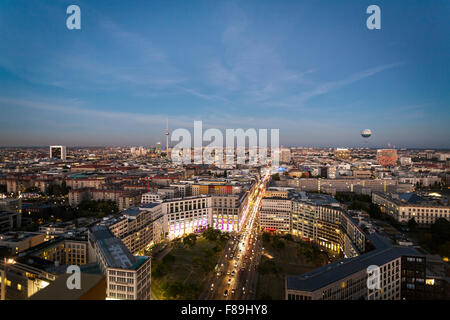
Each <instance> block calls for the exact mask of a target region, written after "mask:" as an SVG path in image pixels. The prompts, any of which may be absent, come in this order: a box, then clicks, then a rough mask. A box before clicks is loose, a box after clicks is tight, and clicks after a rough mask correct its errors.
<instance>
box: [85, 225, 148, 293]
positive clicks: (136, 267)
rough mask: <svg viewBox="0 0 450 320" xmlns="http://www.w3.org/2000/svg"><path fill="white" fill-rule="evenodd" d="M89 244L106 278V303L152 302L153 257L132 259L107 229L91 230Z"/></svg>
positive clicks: (98, 227)
mask: <svg viewBox="0 0 450 320" xmlns="http://www.w3.org/2000/svg"><path fill="white" fill-rule="evenodd" d="M88 242H89V254H90V255H92V256H94V257H95V260H96V261H97V263H98V264H99V266H100V269H101V270H102V272H103V273H104V274H105V276H106V296H107V299H120V300H150V284H151V259H150V257H146V256H133V255H132V254H131V252H130V251H129V250H128V248H127V247H126V246H125V245H124V244H123V243H122V241H121V240H120V239H119V238H117V237H115V236H114V235H113V233H112V232H111V231H110V230H109V229H108V228H107V227H106V226H101V225H99V226H94V227H92V228H90V230H89V241H88Z"/></svg>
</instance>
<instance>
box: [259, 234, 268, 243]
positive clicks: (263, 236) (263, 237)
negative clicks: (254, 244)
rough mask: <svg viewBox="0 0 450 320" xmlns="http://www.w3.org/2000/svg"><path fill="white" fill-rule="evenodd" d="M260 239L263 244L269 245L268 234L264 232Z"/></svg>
mask: <svg viewBox="0 0 450 320" xmlns="http://www.w3.org/2000/svg"><path fill="white" fill-rule="evenodd" d="M261 239H262V241H263V242H264V243H269V242H270V233H268V232H264V233H263V234H262V236H261Z"/></svg>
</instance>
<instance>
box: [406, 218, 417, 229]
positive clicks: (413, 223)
mask: <svg viewBox="0 0 450 320" xmlns="http://www.w3.org/2000/svg"><path fill="white" fill-rule="evenodd" d="M408 228H409V230H411V231H414V230H416V228H417V222H416V219H414V218H411V219H409V221H408Z"/></svg>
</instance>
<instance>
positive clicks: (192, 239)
mask: <svg viewBox="0 0 450 320" xmlns="http://www.w3.org/2000/svg"><path fill="white" fill-rule="evenodd" d="M196 241H197V236H196V235H195V234H193V233H191V234H189V235H187V236H185V237H184V238H183V244H184V245H185V246H187V247H189V248H192V247H193V246H195V243H196Z"/></svg>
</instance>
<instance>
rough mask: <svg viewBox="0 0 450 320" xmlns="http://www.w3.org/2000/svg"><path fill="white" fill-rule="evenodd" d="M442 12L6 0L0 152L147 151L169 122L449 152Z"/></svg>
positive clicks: (446, 31) (311, 142)
mask: <svg viewBox="0 0 450 320" xmlns="http://www.w3.org/2000/svg"><path fill="white" fill-rule="evenodd" d="M72 4H75V5H78V6H79V7H80V9H81V30H69V29H68V28H67V27H66V19H67V18H68V17H69V14H67V13H66V9H67V7H68V6H69V5H72ZM372 4H375V5H378V6H379V7H380V9H381V30H369V29H368V28H367V27H366V20H367V18H368V17H369V14H367V13H366V8H367V7H368V6H369V5H372ZM449 17H450V1H445V0H442V1H439V0H434V1H423V0H420V1H417V0H396V1H372V0H371V1H365V0H354V1H350V0H343V1H335V0H330V1H321V0H315V1H314V0H309V1H302V0H295V1H286V0H277V1H275V0H242V1H220V0H208V1H198V0H190V1H180V0H179V1H173V0H164V1H156V0H155V1H154V0H152V1H148V0H134V1H118V0H95V1H92V0H89V1H77V0H70V1H62V0H61V1H59V0H39V1H30V0H2V1H1V2H0V146H45V145H53V144H62V145H66V146H101V145H143V146H148V145H154V144H155V143H156V142H157V141H164V139H165V138H164V130H165V126H166V118H168V119H169V129H170V131H172V130H174V129H176V128H187V129H192V127H193V122H194V120H201V121H203V127H204V128H205V129H206V128H219V129H221V130H224V129H226V128H230V129H237V128H244V129H247V128H255V129H264V128H267V129H271V128H273V129H280V143H281V144H282V145H285V146H318V147H328V146H329V147H359V146H370V147H387V146H388V144H390V145H392V146H396V147H397V148H403V147H409V148H414V147H418V148H450V125H449V124H450V19H449ZM366 128H368V129H371V130H372V132H373V135H372V137H371V138H370V139H369V142H368V143H367V144H365V143H364V141H363V140H364V139H363V138H361V136H360V134H359V133H360V131H361V130H363V129H366Z"/></svg>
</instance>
